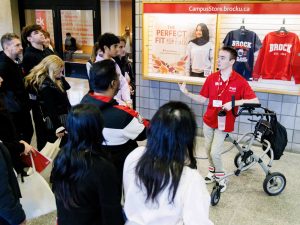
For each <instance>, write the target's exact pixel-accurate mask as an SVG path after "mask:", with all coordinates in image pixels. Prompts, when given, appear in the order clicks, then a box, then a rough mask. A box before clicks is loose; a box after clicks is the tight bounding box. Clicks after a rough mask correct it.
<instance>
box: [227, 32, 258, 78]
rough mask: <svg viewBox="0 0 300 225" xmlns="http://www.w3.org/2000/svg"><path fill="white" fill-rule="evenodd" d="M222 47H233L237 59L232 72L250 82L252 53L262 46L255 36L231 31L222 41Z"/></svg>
mask: <svg viewBox="0 0 300 225" xmlns="http://www.w3.org/2000/svg"><path fill="white" fill-rule="evenodd" d="M223 44H224V46H230V47H233V48H234V49H235V50H236V51H237V53H238V57H237V60H236V62H235V64H234V66H233V68H234V70H235V71H237V72H238V73H239V74H241V75H242V76H243V77H244V78H245V79H246V80H251V78H252V71H253V64H254V53H255V52H256V51H257V50H259V49H260V48H261V46H262V44H261V41H260V39H259V37H258V36H257V34H256V33H255V32H253V31H250V30H246V29H245V30H241V29H238V30H233V31H230V32H229V33H228V34H227V35H226V37H225V39H224V41H223Z"/></svg>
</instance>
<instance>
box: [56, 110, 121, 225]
mask: <svg viewBox="0 0 300 225" xmlns="http://www.w3.org/2000/svg"><path fill="white" fill-rule="evenodd" d="M102 130H103V119H102V115H101V112H100V110H99V109H98V108H97V107H95V106H93V105H89V104H79V105H77V106H74V107H73V108H72V109H71V111H70V113H69V114H68V117H67V131H68V141H67V143H66V145H65V146H64V147H63V148H62V149H61V151H60V152H59V154H58V155H57V157H56V158H55V160H54V167H53V170H52V173H51V178H50V181H51V183H52V184H53V191H54V194H55V198H56V204H57V221H58V225H70V224H72V225H83V224H89V225H104V224H105V225H121V224H124V221H123V216H122V208H121V204H120V202H121V192H120V190H119V185H118V181H117V175H116V170H115V168H114V166H113V165H112V164H111V163H110V162H108V161H106V160H105V159H104V158H103V157H102V155H103V154H102V151H101V144H102V142H103V140H104V138H103V135H102Z"/></svg>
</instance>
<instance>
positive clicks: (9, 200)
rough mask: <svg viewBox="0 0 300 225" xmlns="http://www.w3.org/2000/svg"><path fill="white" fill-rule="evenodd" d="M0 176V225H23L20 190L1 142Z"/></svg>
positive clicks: (23, 217) (23, 216)
mask: <svg viewBox="0 0 300 225" xmlns="http://www.w3.org/2000/svg"><path fill="white" fill-rule="evenodd" d="M0 174H1V176H0V224H1V225H10V224H13V225H17V224H20V225H25V224H26V216H25V212H24V210H23V208H22V205H21V204H20V198H21V192H20V188H19V185H18V181H17V178H16V175H15V173H14V171H13V166H12V162H11V157H10V154H9V152H8V150H7V148H6V147H5V146H4V145H3V143H2V142H1V141H0Z"/></svg>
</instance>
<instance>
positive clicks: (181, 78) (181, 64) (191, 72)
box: [142, 2, 300, 95]
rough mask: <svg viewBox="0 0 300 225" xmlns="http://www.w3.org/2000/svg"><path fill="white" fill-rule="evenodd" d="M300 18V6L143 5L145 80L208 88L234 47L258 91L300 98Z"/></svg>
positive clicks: (240, 68) (242, 71) (239, 67)
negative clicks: (222, 53)
mask: <svg viewBox="0 0 300 225" xmlns="http://www.w3.org/2000/svg"><path fill="white" fill-rule="evenodd" d="M299 14H300V3H299V2H296V3H285V2H278V3H272V2H270V3H226V2H224V3H223V2H222V3H153V2H151V3H143V26H142V27H143V28H142V29H143V48H142V55H143V64H142V65H143V76H144V78H146V79H151V80H161V81H170V82H187V83H190V84H199V85H202V84H203V83H204V82H205V79H206V77H207V76H209V75H210V74H211V73H212V72H216V71H217V70H218V68H217V58H218V52H219V49H220V48H221V47H223V46H228V47H233V48H235V49H236V51H237V53H238V59H237V62H236V63H235V65H234V66H233V69H234V70H235V71H237V72H238V73H240V75H241V76H243V77H244V78H245V79H246V80H247V81H249V84H250V85H251V86H252V87H253V89H254V90H255V91H261V92H269V93H279V94H291V95H299V94H300V85H299V84H300V72H299V68H300V41H299V35H300V16H299ZM268 49H270V52H271V53H272V54H273V56H271V53H269V52H268V51H267V50H268ZM271 50H272V51H271ZM287 50H290V51H289V52H288V51H287ZM283 51H285V53H283Z"/></svg>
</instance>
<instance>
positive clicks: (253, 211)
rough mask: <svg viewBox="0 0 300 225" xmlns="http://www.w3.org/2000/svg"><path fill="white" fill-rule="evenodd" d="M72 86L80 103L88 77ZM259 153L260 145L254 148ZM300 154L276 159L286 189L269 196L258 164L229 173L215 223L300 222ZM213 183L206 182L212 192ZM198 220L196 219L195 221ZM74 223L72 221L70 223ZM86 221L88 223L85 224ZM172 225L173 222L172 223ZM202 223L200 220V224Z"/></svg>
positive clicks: (229, 156)
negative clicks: (264, 188) (235, 172)
mask: <svg viewBox="0 0 300 225" xmlns="http://www.w3.org/2000/svg"><path fill="white" fill-rule="evenodd" d="M68 80H69V82H70V84H71V86H72V89H71V91H70V100H71V103H72V104H76V103H79V101H80V99H81V97H82V96H83V95H84V94H85V93H86V92H87V81H86V80H79V79H68ZM202 146H203V140H202V138H198V139H197V148H196V149H197V155H198V156H200V157H201V158H202V157H203V158H205V157H206V156H205V153H204V150H203V147H202ZM254 151H255V152H257V154H259V153H261V149H258V148H255V149H254ZM236 153H237V151H236V150H235V149H233V150H232V151H230V152H228V153H226V154H224V155H223V162H224V166H225V168H226V170H227V171H228V172H231V171H233V170H234V169H235V167H234V163H233V159H234V156H235V155H236ZM299 162H300V154H294V153H288V152H287V153H285V154H284V156H283V157H282V158H281V159H280V160H279V161H274V163H273V167H272V172H281V173H282V174H284V175H285V177H286V179H287V186H286V188H285V190H284V191H283V193H281V194H280V195H278V196H275V197H270V196H268V195H267V194H266V193H265V192H264V190H263V181H264V178H265V174H264V173H263V171H262V169H261V168H260V167H259V166H258V165H256V166H254V167H253V168H251V169H249V170H248V171H246V172H244V173H242V174H241V175H240V176H239V177H236V176H234V177H230V179H229V185H228V189H227V190H226V192H224V193H223V194H222V195H221V199H220V202H219V204H218V205H217V206H215V207H211V208H210V218H211V220H212V221H213V222H214V223H215V224H216V225H300V217H299V213H300V191H299V187H300V180H298V178H299V177H298V176H299V175H298V173H299V171H300V163H299ZM207 166H208V163H207V160H205V159H199V160H198V170H199V172H200V174H202V175H203V176H205V175H206V172H207ZM212 187H213V184H209V185H208V186H207V188H208V190H209V192H210V191H211V189H212ZM55 218H56V213H51V214H49V215H46V216H43V217H40V218H37V219H35V220H32V221H29V222H28V225H48V224H49V225H50V224H51V225H54V224H55ZM195 224H196V223H195ZM70 225H71V224H70ZM83 225H85V224H83ZM170 225H172V224H170ZM199 225H200V224H199Z"/></svg>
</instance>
